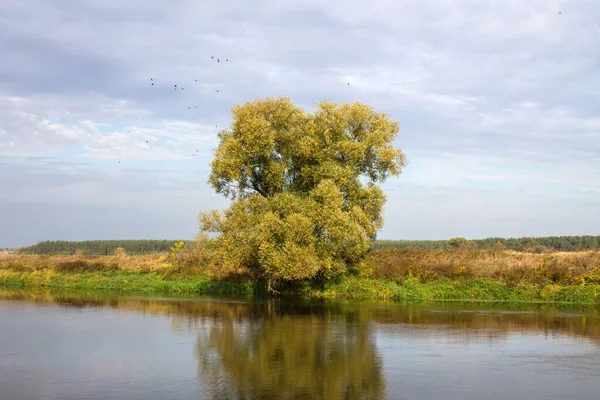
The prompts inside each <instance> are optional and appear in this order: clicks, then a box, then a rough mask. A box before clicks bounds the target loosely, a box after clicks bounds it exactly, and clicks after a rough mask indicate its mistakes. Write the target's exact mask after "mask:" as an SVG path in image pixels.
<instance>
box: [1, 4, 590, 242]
mask: <svg viewBox="0 0 600 400" xmlns="http://www.w3.org/2000/svg"><path fill="white" fill-rule="evenodd" d="M559 13H560V14H559ZM0 54H2V62H0V247H12V246H21V245H29V244H33V243H35V242H37V241H40V240H53V239H67V240H84V239H119V238H132V239H136V238H168V239H176V238H190V237H193V236H194V235H195V234H196V232H197V223H196V215H197V213H198V211H199V210H202V209H211V208H223V207H226V206H227V205H228V202H227V201H226V200H224V199H223V198H221V197H220V196H218V195H216V194H215V193H214V192H213V191H212V190H211V189H210V187H208V185H207V184H206V180H207V177H208V163H209V161H210V157H211V152H212V150H213V149H214V148H215V147H216V145H217V143H218V142H217V137H216V134H217V132H218V130H219V129H222V128H224V127H226V126H227V125H228V124H229V122H230V119H229V114H228V113H227V111H226V110H227V109H228V108H230V107H231V106H233V105H235V104H238V103H241V102H245V101H249V100H254V99H256V98H260V97H264V96H279V95H283V96H289V97H291V98H292V100H293V101H294V102H296V103H297V104H299V105H301V106H302V107H305V108H306V109H307V110H310V109H311V108H312V107H313V105H314V103H315V102H316V101H319V100H323V99H328V100H334V101H363V102H366V103H368V104H370V105H372V106H374V107H375V108H376V109H377V110H378V111H384V112H386V113H388V114H389V115H390V116H391V117H392V118H393V119H395V120H398V121H400V126H401V129H400V133H399V135H398V138H397V142H396V144H397V146H398V147H400V148H402V149H403V150H404V151H405V153H406V155H407V158H408V161H409V165H408V166H407V167H406V169H405V170H404V172H403V174H402V175H401V176H400V178H398V179H393V180H390V181H388V182H387V183H386V184H385V185H384V189H385V191H386V193H387V194H388V202H387V204H386V212H385V217H386V224H385V227H384V229H383V230H382V232H381V234H380V238H385V239H437V238H449V237H453V236H465V237H468V238H480V237H488V236H513V237H514V236H545V235H578V234H594V235H598V234H600V2H598V1H597V0H569V1H553V0H552V1H548V0H527V1H523V0H491V1H485V2H483V1H480V0H404V1H395V0H374V1H371V2H365V1H358V0H351V1H344V2H341V1H327V2H323V1H317V0H295V1H283V0H256V1H245V0H239V1H238V0H235V1H231V0H222V1H220V2H208V1H192V0H189V1H188V0H173V1H170V2H166V1H158V0H130V1H120V0H119V1H117V0H84V1H78V2H75V1H70V0H3V1H2V6H0ZM211 56H214V59H212V60H211ZM217 58H219V59H220V62H219V63H217V62H216V59H217ZM226 59H227V60H228V61H227V62H225V60H226ZM151 78H152V79H153V82H154V83H155V85H154V86H152V85H151V80H150V79H151ZM196 79H197V81H196ZM348 82H349V83H350V86H348V85H347V83H348ZM174 85H177V86H178V87H179V88H181V87H183V88H184V89H183V90H177V91H175V90H174V89H173V88H174ZM217 90H218V92H217ZM188 107H191V108H188ZM196 150H197V152H196ZM192 154H196V155H194V156H193V155H192Z"/></svg>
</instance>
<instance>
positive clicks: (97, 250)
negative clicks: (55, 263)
mask: <svg viewBox="0 0 600 400" xmlns="http://www.w3.org/2000/svg"><path fill="white" fill-rule="evenodd" d="M173 242H176V241H175V240H85V241H80V242H72V241H65V240H54V241H45V242H40V243H38V244H36V245H33V246H29V247H22V248H21V249H19V252H20V253H22V254H88V255H111V254H113V253H114V251H115V250H116V249H117V248H119V247H121V248H123V249H125V251H126V252H127V253H128V254H147V253H154V252H158V253H161V252H168V251H169V249H170V248H171V246H173ZM188 243H189V242H188Z"/></svg>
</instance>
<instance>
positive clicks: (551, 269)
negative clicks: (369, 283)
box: [369, 249, 600, 286]
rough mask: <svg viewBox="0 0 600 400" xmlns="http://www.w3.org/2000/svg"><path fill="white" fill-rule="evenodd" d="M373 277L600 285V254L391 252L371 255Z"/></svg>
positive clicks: (375, 252)
mask: <svg viewBox="0 0 600 400" xmlns="http://www.w3.org/2000/svg"><path fill="white" fill-rule="evenodd" d="M369 265H370V267H371V270H372V274H373V277H375V278H387V279H391V280H394V281H397V282H402V281H403V280H404V279H405V278H406V277H408V276H416V277H419V278H420V279H421V280H422V281H424V282H427V281H433V280H437V279H440V278H442V277H453V278H457V277H460V276H483V277H489V278H493V279H495V280H499V281H503V282H506V283H507V284H509V285H511V286H512V285H515V284H517V283H520V282H528V283H535V284H539V283H542V282H548V281H552V282H557V283H564V284H574V283H580V282H581V281H582V279H584V280H585V281H586V282H595V281H597V282H598V283H600V252H598V251H586V252H576V253H573V252H570V253H545V254H533V253H517V252H514V251H510V250H509V251H493V250H460V249H459V250H429V249H387V250H379V251H374V252H372V253H371V255H370V258H369Z"/></svg>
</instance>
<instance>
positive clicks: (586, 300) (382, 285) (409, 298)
mask: <svg viewBox="0 0 600 400" xmlns="http://www.w3.org/2000/svg"><path fill="white" fill-rule="evenodd" d="M0 286H4V287H13V288H61V289H73V290H85V291H90V290H93V291H111V292H121V293H144V294H165V295H210V294H213V295H246V296H252V295H260V294H264V288H262V287H260V286H259V285H256V284H253V283H250V282H247V283H231V282H223V281H215V280H212V279H210V278H208V277H206V276H202V275H187V274H171V275H169V276H166V275H164V274H161V273H157V272H128V271H119V270H116V271H96V272H93V271H82V272H60V271H54V270H51V269H43V270H36V271H17V270H13V269H6V268H3V269H0ZM285 293H286V291H284V294H285ZM287 294H291V293H290V290H288V291H287ZM294 294H297V295H301V296H305V297H309V298H325V299H335V298H347V299H377V300H390V301H398V302H430V301H493V302H511V303H518V302H540V303H541V302H555V303H573V304H594V305H600V285H598V284H580V285H558V284H552V283H548V284H543V285H533V284H529V283H522V284H518V285H515V286H513V287H510V286H508V285H507V284H506V283H502V282H495V281H493V280H492V279H490V278H481V277H480V278H473V277H462V278H456V279H450V278H443V279H440V280H438V281H434V282H426V283H423V282H420V281H419V280H418V279H417V278H409V279H405V280H404V281H403V282H402V283H401V284H400V283H397V282H393V281H389V280H385V279H372V278H360V277H345V278H343V279H341V280H339V281H337V282H331V283H327V284H325V285H324V286H323V287H320V288H315V287H311V286H310V285H305V286H304V287H299V288H295V293H294Z"/></svg>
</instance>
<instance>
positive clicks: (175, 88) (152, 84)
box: [119, 11, 562, 164]
mask: <svg viewBox="0 0 600 400" xmlns="http://www.w3.org/2000/svg"><path fill="white" fill-rule="evenodd" d="M558 14H559V15H562V11H559V12H558ZM210 59H211V60H215V61H216V62H217V64H220V63H221V59H220V58H216V59H215V56H211V57H210ZM224 62H226V63H228V62H229V59H228V58H226V59H225V61H224ZM194 82H198V79H196V80H195V81H194ZM346 84H347V86H350V82H347V83H346ZM150 86H151V87H156V81H155V80H154V78H150ZM184 89H185V88H184V87H183V86H181V85H179V86H178V85H176V84H175V85H173V90H174V91H177V90H184ZM215 90H216V93H219V89H215ZM192 107H193V108H194V109H197V108H198V106H197V105H194V106H188V110H191V109H192ZM225 111H226V112H228V111H230V110H225ZM217 127H218V126H217V125H215V128H217ZM128 133H129V131H128ZM146 143H147V144H149V141H148V140H146ZM197 153H198V150H196V152H195V153H192V156H195V155H196V154H197ZM120 163H121V161H119V164H120Z"/></svg>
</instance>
